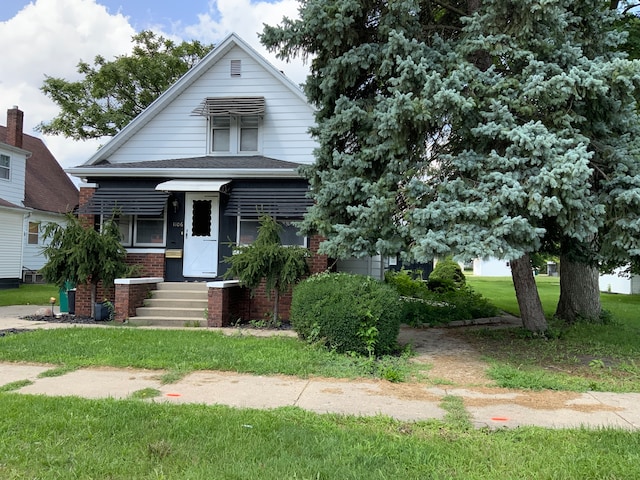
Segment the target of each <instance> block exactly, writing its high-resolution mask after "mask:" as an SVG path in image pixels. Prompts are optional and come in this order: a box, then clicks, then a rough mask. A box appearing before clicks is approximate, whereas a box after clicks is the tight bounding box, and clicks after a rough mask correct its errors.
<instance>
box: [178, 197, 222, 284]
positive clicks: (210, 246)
mask: <svg viewBox="0 0 640 480" xmlns="http://www.w3.org/2000/svg"><path fill="white" fill-rule="evenodd" d="M185 202H186V205H185V217H184V253H183V258H182V262H183V263H182V274H183V275H184V276H185V277H215V276H216V275H217V274H218V214H219V204H220V202H219V194H218V193H186V195H185Z"/></svg>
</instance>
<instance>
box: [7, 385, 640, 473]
mask: <svg viewBox="0 0 640 480" xmlns="http://www.w3.org/2000/svg"><path fill="white" fill-rule="evenodd" d="M0 402H1V403H2V410H3V412H2V422H0V438H2V442H0V478H3V479H5V480H17V479H24V478H32V479H35V478H38V479H45V480H46V479H60V478H76V479H107V478H108V479H111V480H118V479H122V480H125V479H126V480H129V479H133V478H135V479H138V480H143V479H159V478H162V479H261V480H262V479H340V480H343V479H364V480H375V479H421V480H422V479H465V480H473V479H483V480H491V479H507V478H508V479H518V478H520V479H530V478H545V479H546V478H549V479H550V478H553V479H559V480H561V479H577V478H590V479H598V478H601V479H604V478H607V479H636V478H640V434H638V433H630V432H626V431H622V430H611V429H602V430H591V431H589V430H583V429H573V430H546V429H542V428H518V429H513V430H506V429H502V430H494V431H492V430H488V429H481V430H474V429H471V428H469V426H468V425H464V424H460V423H459V422H457V421H449V420H445V421H431V422H420V423H411V424H407V423H402V422H398V421H393V420H390V419H388V418H383V417H376V418H355V417H348V416H339V415H317V414H313V413H310V412H305V411H302V410H300V409H297V408H292V407H289V408H281V409H276V410H268V411H257V410H249V409H232V408H228V407H223V406H204V405H166V404H159V403H147V402H144V401H142V400H84V399H79V398H46V397H39V396H27V395H19V394H10V393H4V394H0ZM443 403H444V402H443ZM453 403H455V402H453ZM443 406H446V405H443Z"/></svg>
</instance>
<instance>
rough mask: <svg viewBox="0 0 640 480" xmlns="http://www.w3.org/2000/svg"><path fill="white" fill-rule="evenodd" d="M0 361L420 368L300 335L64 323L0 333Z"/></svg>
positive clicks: (289, 371)
mask: <svg viewBox="0 0 640 480" xmlns="http://www.w3.org/2000/svg"><path fill="white" fill-rule="evenodd" d="M0 341H1V345H2V348H0V361H10V362H27V361H28V362H39V363H48V364H54V365H58V367H57V368H55V369H53V370H52V371H49V372H47V374H48V375H55V374H57V373H58V372H59V374H64V373H66V372H67V371H69V370H72V369H75V368H81V367H90V366H111V367H134V368H147V369H156V370H166V371H167V373H166V375H165V376H164V377H163V381H164V382H165V383H173V382H175V381H176V380H178V379H180V378H181V377H183V376H184V375H185V374H187V373H188V372H190V371H193V370H225V371H234V372H246V373H253V374H256V375H268V374H284V375H296V376H298V377H308V376H326V377H341V378H355V377H370V376H377V377H382V378H387V379H389V380H396V381H399V380H403V378H404V377H405V376H411V375H412V372H413V371H416V372H417V371H418V368H419V367H418V366H412V365H410V363H409V359H408V358H407V356H401V357H397V358H393V359H390V358H382V359H380V360H378V361H372V360H370V359H369V358H363V357H351V356H348V355H340V354H337V353H335V352H330V351H327V350H326V349H324V348H321V347H320V346H313V345H308V344H306V343H304V342H302V341H300V340H298V339H297V338H291V337H267V338H259V337H253V336H250V335H246V336H243V335H232V336H225V335H223V334H222V333H219V332H212V331H206V330H198V329H195V330H147V329H144V330H143V329H135V328H127V327H122V328H80V327H78V328H62V329H53V330H35V331H32V332H28V333H21V334H19V335H8V336H6V337H2V339H0Z"/></svg>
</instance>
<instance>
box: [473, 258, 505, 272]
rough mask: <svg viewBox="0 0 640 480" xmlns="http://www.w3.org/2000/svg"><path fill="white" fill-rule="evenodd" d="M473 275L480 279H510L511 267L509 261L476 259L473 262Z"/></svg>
mask: <svg viewBox="0 0 640 480" xmlns="http://www.w3.org/2000/svg"><path fill="white" fill-rule="evenodd" d="M473 274H474V275H475V276H478V277H510V276H511V267H510V266H509V262H508V261H507V260H500V259H498V258H493V257H491V258H483V259H479V258H476V259H475V260H474V261H473Z"/></svg>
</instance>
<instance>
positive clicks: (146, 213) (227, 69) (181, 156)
mask: <svg viewBox="0 0 640 480" xmlns="http://www.w3.org/2000/svg"><path fill="white" fill-rule="evenodd" d="M313 124H314V110H313V108H312V107H311V106H310V105H309V104H308V103H307V101H306V98H305V96H304V94H303V92H302V90H301V89H300V88H299V86H297V85H295V84H294V83H293V82H292V81H291V80H289V79H288V78H287V77H286V76H284V74H283V73H282V72H280V71H278V70H277V69H276V68H275V67H273V66H272V65H271V64H269V63H268V62H267V61H266V60H265V59H264V58H263V57H262V56H260V55H259V54H258V53H257V52H256V51H255V50H254V49H253V48H251V47H250V46H249V45H248V44H247V43H246V42H244V41H243V40H242V39H241V38H239V37H238V36H236V35H235V34H232V35H230V36H228V37H227V38H226V39H225V40H224V41H222V42H221V43H220V44H219V45H218V46H217V47H216V48H215V49H214V50H212V51H211V52H210V53H209V54H208V55H207V56H206V57H205V58H203V59H202V60H201V61H200V62H199V63H198V64H197V65H196V66H194V67H193V68H192V69H191V70H189V71H188V72H187V73H186V74H185V75H184V76H183V77H182V78H181V79H180V80H178V81H177V82H176V83H175V84H174V85H173V86H171V87H170V88H169V89H168V90H167V91H166V92H164V93H163V94H162V95H161V96H160V97H158V99H157V100H156V101H155V102H153V103H152V104H151V105H150V106H149V107H148V108H147V109H146V110H145V111H144V112H142V113H141V114H140V115H139V116H138V117H137V118H135V119H134V120H133V121H132V122H131V123H130V124H129V125H127V126H126V127H125V128H124V129H123V130H122V131H120V132H119V133H118V134H117V135H116V136H115V137H114V138H113V139H111V140H110V141H109V142H108V143H106V144H105V145H104V146H103V147H102V148H101V149H100V150H99V151H98V152H97V153H96V154H95V155H93V156H92V157H91V158H90V159H89V160H88V161H87V162H86V163H84V164H83V165H81V166H79V167H75V168H72V169H69V170H68V172H69V173H71V174H72V175H75V176H77V177H80V178H82V179H83V180H84V181H86V182H87V183H86V184H84V185H83V186H82V187H81V189H80V198H81V201H80V208H79V214H80V215H89V216H94V217H93V218H94V219H95V221H96V222H99V221H100V219H101V218H102V219H104V218H105V217H109V216H111V215H114V214H115V215H116V216H117V221H118V222H119V226H120V230H121V232H122V241H123V243H124V244H125V246H126V247H127V250H128V254H129V260H130V261H131V262H134V263H137V264H138V265H141V266H142V267H143V275H147V276H155V277H162V278H163V279H164V280H165V281H173V282H176V281H177V282H184V281H212V280H221V279H222V277H223V275H224V273H225V272H226V270H227V268H228V264H227V263H225V262H224V257H227V256H230V255H232V244H234V243H240V244H248V243H251V242H252V241H253V239H255V236H256V233H257V228H258V218H259V216H260V215H261V214H263V213H265V214H269V215H271V216H273V217H274V218H276V219H277V220H278V221H279V222H280V223H281V224H282V226H283V228H284V230H283V235H282V240H283V243H284V244H289V245H304V246H308V247H309V248H311V249H312V251H313V250H316V249H317V247H318V244H319V241H320V239H319V238H318V237H315V236H314V237H310V238H305V237H301V236H298V235H297V234H296V228H295V226H294V225H293V223H292V222H295V221H297V220H300V219H301V218H302V216H303V215H304V213H305V211H306V209H307V208H308V206H309V205H310V204H311V200H310V199H309V198H307V191H308V184H307V182H306V180H304V179H303V178H301V176H300V175H299V173H298V167H300V166H301V165H309V164H311V163H312V162H313V161H314V156H313V150H314V148H315V147H316V142H315V141H314V140H313V139H312V137H311V135H310V134H309V128H310V127H311V126H312V125H313ZM318 259H321V260H318ZM314 262H315V264H314V266H313V268H312V270H316V271H320V270H324V269H326V268H327V267H328V266H329V265H330V262H329V260H328V259H327V258H326V257H322V256H315V257H314ZM365 262H368V261H367V260H365ZM368 264H369V265H371V268H373V269H376V270H379V264H380V262H379V261H378V262H368ZM365 270H366V269H365ZM379 275H380V273H377V276H379ZM78 295H80V292H78ZM76 301H77V302H78V297H76ZM76 307H77V308H78V307H79V309H80V313H81V312H82V308H84V307H82V302H80V303H76Z"/></svg>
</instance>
